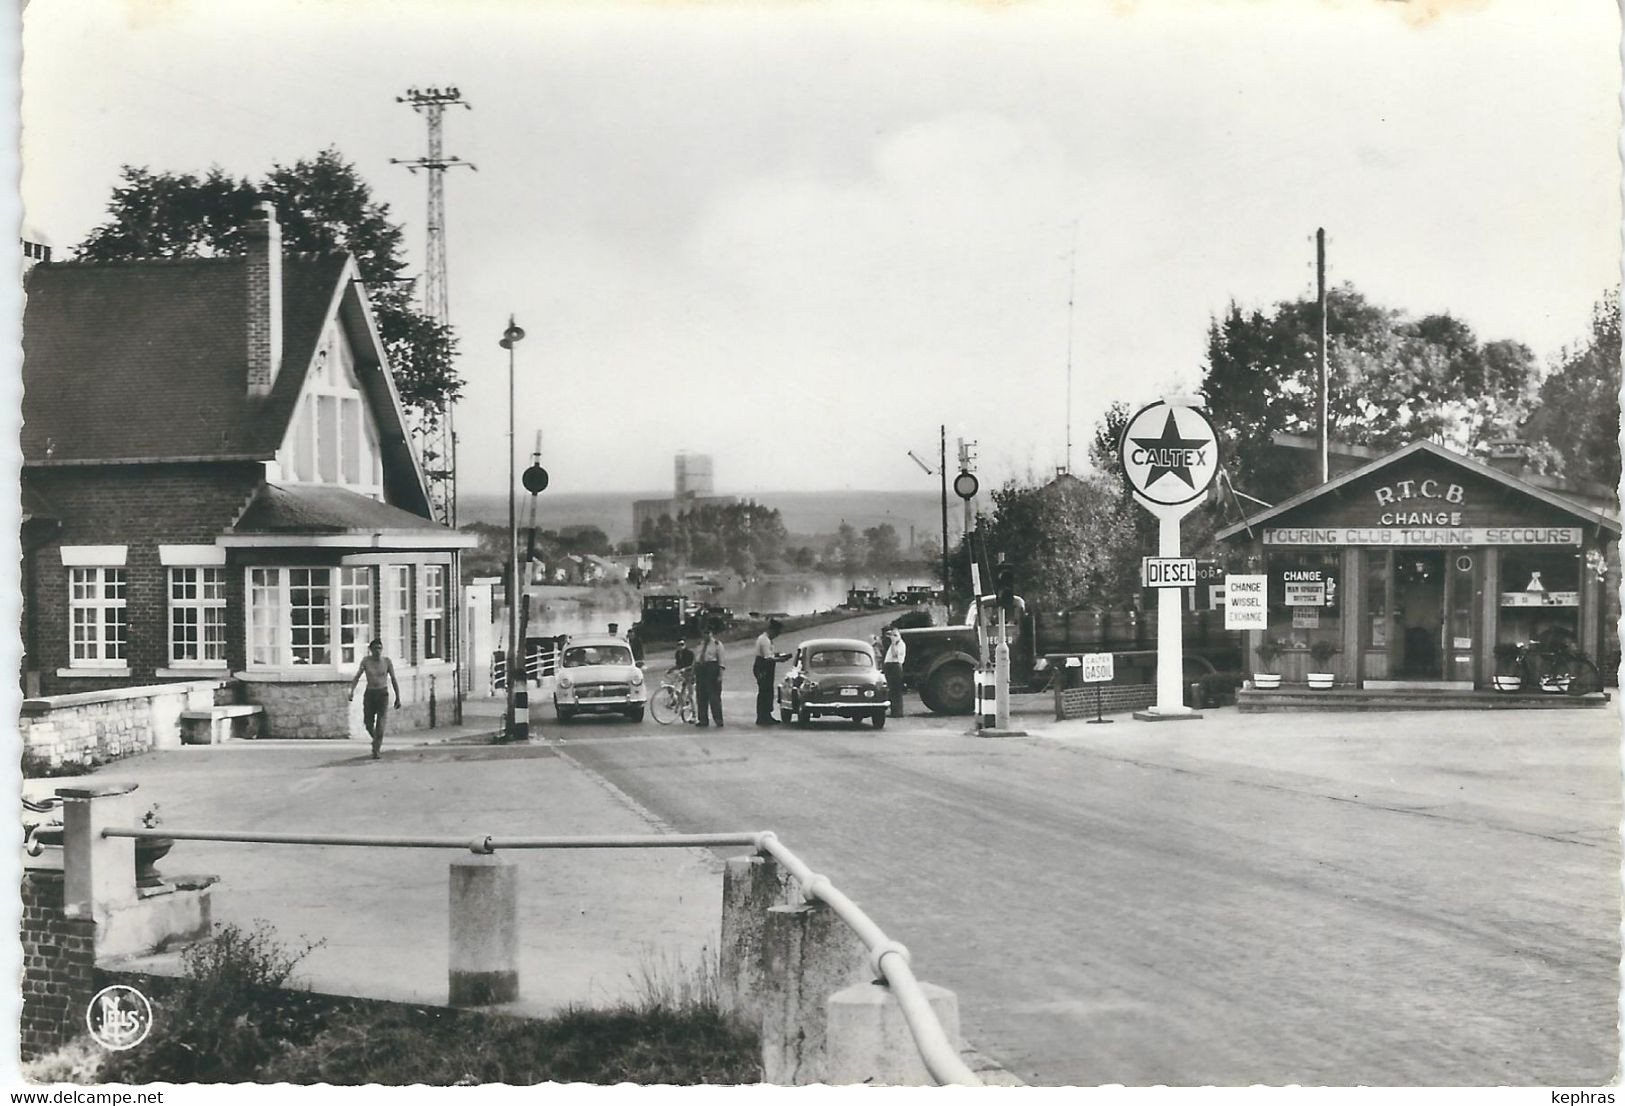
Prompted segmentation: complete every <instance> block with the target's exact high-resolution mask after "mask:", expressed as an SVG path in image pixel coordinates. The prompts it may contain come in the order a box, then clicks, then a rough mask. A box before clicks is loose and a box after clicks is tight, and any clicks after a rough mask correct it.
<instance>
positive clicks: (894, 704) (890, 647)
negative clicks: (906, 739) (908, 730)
mask: <svg viewBox="0 0 1625 1106" xmlns="http://www.w3.org/2000/svg"><path fill="white" fill-rule="evenodd" d="M907 656H908V646H907V645H904V644H903V635H902V634H901V633H899V632H898V630H897V628H896V627H895V626H894V627H892V628H891V629H889V630H887V631H886V653H885V659H884V660H882V661H881V663H880V669H881V671H882V672H884V673H885V674H886V690H887V691H888V692H889V693H890V695H891V716H892V717H893V718H901V717H903V661H904V659H905V658H907Z"/></svg>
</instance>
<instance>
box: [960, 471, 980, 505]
mask: <svg viewBox="0 0 1625 1106" xmlns="http://www.w3.org/2000/svg"><path fill="white" fill-rule="evenodd" d="M981 486H982V485H981V482H980V481H978V480H977V479H976V474H975V473H974V472H961V473H960V474H959V475H958V476H956V477H954V494H955V495H957V496H958V497H959V498H960V499H970V498H972V497H974V496H975V495H976V489H977V488H980V487H981Z"/></svg>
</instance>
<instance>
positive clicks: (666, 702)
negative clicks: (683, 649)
mask: <svg viewBox="0 0 1625 1106" xmlns="http://www.w3.org/2000/svg"><path fill="white" fill-rule="evenodd" d="M686 672H687V669H678V668H674V669H672V670H671V671H670V672H668V673H666V678H665V679H664V680H662V681H661V682H660V686H659V687H657V688H655V689H654V691H653V692H651V693H650V695H649V713H650V714H652V715H654V716H655V721H656V722H659V723H660V724H661V725H662V726H669V725H670V724H671V723H673V722H676V721H677V720H678V719H681V720H682V721H684V722H692V721H694V720H695V718H697V717H698V707H696V705H695V702H694V680H693V677H692V676H689V675H686V674H685V673H686Z"/></svg>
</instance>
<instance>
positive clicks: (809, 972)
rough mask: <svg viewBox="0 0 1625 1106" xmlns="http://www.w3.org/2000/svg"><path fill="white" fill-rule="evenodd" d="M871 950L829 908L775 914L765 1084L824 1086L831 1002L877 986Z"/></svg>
mask: <svg viewBox="0 0 1625 1106" xmlns="http://www.w3.org/2000/svg"><path fill="white" fill-rule="evenodd" d="M867 957H868V949H867V948H866V947H865V946H864V944H863V940H862V939H861V938H860V937H858V935H857V934H855V933H853V932H852V931H851V930H850V929H849V928H847V925H846V923H845V922H843V921H841V919H840V917H839V916H838V915H837V914H836V913H835V911H833V910H831V909H830V908H829V907H828V906H825V905H824V904H823V903H806V904H802V905H798V906H775V907H773V908H772V909H771V910H769V911H768V912H767V925H766V927H765V930H764V933H763V948H762V982H763V992H762V1080H763V1081H764V1082H766V1083H773V1084H777V1085H779V1086H791V1087H801V1086H806V1085H808V1084H811V1083H821V1082H823V1081H824V1030H825V1026H826V1025H827V1024H828V1020H829V997H830V996H831V995H833V994H834V993H835V992H836V991H840V990H843V989H844V988H846V987H849V986H851V985H852V984H854V983H859V982H863V981H866V980H868V979H870V978H871V976H870V974H869V968H868V964H867Z"/></svg>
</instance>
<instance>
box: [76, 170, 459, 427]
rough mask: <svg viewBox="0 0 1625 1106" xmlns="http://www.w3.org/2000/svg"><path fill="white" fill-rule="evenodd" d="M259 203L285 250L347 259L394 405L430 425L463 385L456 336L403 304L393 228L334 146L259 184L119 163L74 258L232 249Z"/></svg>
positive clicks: (407, 298) (401, 263)
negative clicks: (360, 284) (266, 207)
mask: <svg viewBox="0 0 1625 1106" xmlns="http://www.w3.org/2000/svg"><path fill="white" fill-rule="evenodd" d="M261 200H270V201H271V202H272V203H274V204H275V205H276V209H277V221H278V222H279V223H281V225H282V242H283V247H284V248H285V249H288V250H293V251H298V252H317V253H325V252H334V251H339V250H347V251H349V252H350V253H351V254H352V255H354V257H355V260H356V266H357V268H358V269H360V271H361V279H362V280H363V281H364V282H365V283H366V285H367V295H368V298H369V299H370V300H371V303H372V308H373V317H374V318H375V319H376V321H377V324H378V335H379V337H380V338H381V339H382V341H383V344H384V350H385V353H386V354H387V355H388V357H389V363H390V371H391V374H392V375H393V377H394V379H395V387H396V390H397V391H398V392H399V393H400V396H401V402H402V403H404V404H405V405H406V406H408V407H410V408H413V409H414V410H416V411H417V412H419V414H420V415H423V416H425V417H426V418H427V419H429V420H431V421H432V420H433V419H435V418H437V417H438V416H439V415H440V414H441V413H442V412H444V410H445V407H446V404H447V403H449V402H451V401H452V400H454V399H456V398H457V397H458V395H459V394H460V392H461V390H462V380H461V379H460V378H459V377H458V375H457V372H456V369H455V368H454V366H453V359H454V357H455V356H456V348H457V340H456V337H455V335H454V334H453V332H452V329H451V327H449V326H447V325H445V324H443V323H439V322H436V321H435V320H433V319H431V318H429V317H428V316H427V315H425V314H423V313H422V312H421V311H418V310H417V309H416V308H415V307H414V306H413V305H412V301H411V291H410V288H409V286H408V283H407V282H406V281H404V280H403V279H402V278H401V273H402V272H403V271H404V270H405V268H406V261H405V259H404V258H403V257H402V256H401V252H402V230H401V227H400V225H399V224H398V223H395V222H392V221H391V220H390V218H389V214H390V212H389V205H388V204H385V203H381V202H379V201H377V200H374V199H373V198H372V191H371V189H370V188H369V187H368V186H367V184H366V182H365V181H363V180H362V179H361V178H360V176H358V175H357V173H356V171H355V167H354V166H353V165H351V164H350V163H349V162H347V161H345V160H344V158H343V157H342V156H341V155H340V154H339V152H338V151H337V150H335V149H332V148H328V149H326V150H323V151H322V152H321V153H319V154H317V155H316V157H314V158H311V159H307V160H301V161H297V162H295V163H294V164H293V165H291V166H288V165H281V164H274V165H272V167H271V169H270V171H269V172H268V173H267V174H266V175H265V177H264V178H263V179H262V180H260V181H258V182H254V181H251V180H249V179H248V178H246V177H244V178H241V179H238V178H234V177H232V176H230V175H229V174H227V173H225V172H224V171H223V170H221V169H219V168H218V167H216V168H211V169H210V170H209V171H208V172H207V173H206V174H204V175H203V176H201V177H199V176H197V175H195V174H192V173H154V172H152V171H151V170H150V169H146V168H138V167H136V166H132V165H126V166H124V167H123V169H122V170H121V173H120V180H119V183H118V184H116V185H114V187H113V195H112V198H111V200H110V201H109V202H108V207H107V210H108V216H109V217H108V220H107V222H105V223H103V224H102V225H101V226H99V227H97V228H96V229H95V230H93V231H91V233H90V236H89V237H88V238H86V239H85V240H84V241H83V242H82V243H80V244H79V248H78V249H77V251H76V255H77V257H78V258H80V259H82V260H86V261H131V260H138V259H141V258H153V257H223V256H236V255H240V254H242V253H243V251H244V249H245V248H246V240H245V238H244V234H243V232H244V229H245V228H246V227H247V225H248V222H249V219H250V218H251V216H252V214H253V212H254V209H255V207H256V205H257V204H258V203H259V202H260V201H261Z"/></svg>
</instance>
